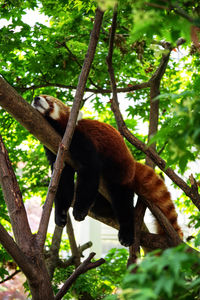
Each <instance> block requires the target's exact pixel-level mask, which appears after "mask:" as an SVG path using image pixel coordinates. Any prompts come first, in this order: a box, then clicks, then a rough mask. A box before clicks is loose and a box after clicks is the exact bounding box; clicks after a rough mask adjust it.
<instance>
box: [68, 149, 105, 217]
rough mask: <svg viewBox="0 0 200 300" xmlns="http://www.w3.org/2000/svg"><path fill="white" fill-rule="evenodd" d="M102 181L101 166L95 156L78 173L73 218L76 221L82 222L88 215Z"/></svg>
mask: <svg viewBox="0 0 200 300" xmlns="http://www.w3.org/2000/svg"><path fill="white" fill-rule="evenodd" d="M99 179H100V165H99V161H98V158H97V157H96V156H95V155H94V157H93V158H90V163H87V165H84V166H81V168H80V169H79V170H78V172H77V187H76V192H75V202H74V209H73V216H74V218H75V220H77V221H82V220H84V219H85V217H86V216H87V215H88V211H89V209H90V207H91V206H92V204H93V203H94V202H95V199H96V197H97V194H98V187H99Z"/></svg>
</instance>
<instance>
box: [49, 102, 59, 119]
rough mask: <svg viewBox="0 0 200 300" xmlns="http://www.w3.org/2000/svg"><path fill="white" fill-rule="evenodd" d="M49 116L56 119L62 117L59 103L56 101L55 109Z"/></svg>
mask: <svg viewBox="0 0 200 300" xmlns="http://www.w3.org/2000/svg"><path fill="white" fill-rule="evenodd" d="M49 116H50V117H51V118H52V119H54V120H58V119H59V118H60V108H59V106H58V104H56V103H54V105H53V111H52V112H50V114H49Z"/></svg>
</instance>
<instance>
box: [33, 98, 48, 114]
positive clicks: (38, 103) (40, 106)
mask: <svg viewBox="0 0 200 300" xmlns="http://www.w3.org/2000/svg"><path fill="white" fill-rule="evenodd" d="M38 98H39V99H37V100H33V102H32V104H31V105H32V106H33V107H34V108H35V109H37V110H38V111H39V112H40V113H41V114H45V112H46V111H47V110H48V109H49V104H48V102H47V101H46V99H45V98H43V97H38Z"/></svg>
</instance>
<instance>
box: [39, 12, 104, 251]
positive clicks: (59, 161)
mask: <svg viewBox="0 0 200 300" xmlns="http://www.w3.org/2000/svg"><path fill="white" fill-rule="evenodd" d="M102 19H103V12H102V11H101V10H100V9H98V8H97V10H96V16H95V21H94V26H93V30H92V32H91V37H90V41H89V45H88V51H87V54H86V57H85V60H84V64H83V67H82V70H81V74H80V76H79V82H78V86H77V90H76V94H75V98H74V103H73V106H72V109H71V113H70V116H69V121H68V124H67V128H66V131H65V134H64V136H63V139H62V142H61V144H60V147H59V150H58V154H57V158H56V162H55V165H54V171H53V174H52V178H51V182H50V185H49V189H48V193H47V198H46V201H45V209H44V210H43V214H42V217H41V220H40V225H39V230H38V233H37V240H38V242H39V244H40V247H41V248H43V246H44V241H45V237H46V231H47V227H48V222H49V217H50V212H51V208H52V204H53V200H54V197H55V194H56V189H57V186H58V183H59V179H60V175H61V172H62V169H63V166H64V157H65V153H66V152H68V149H69V146H70V143H71V139H72V135H73V133H74V130H75V126H76V120H77V117H78V112H79V109H80V105H81V101H82V99H83V95H84V90H85V85H86V81H87V78H88V75H89V71H90V68H91V65H92V62H93V59H94V54H95V50H96V46H97V42H98V39H99V33H100V28H101V23H102Z"/></svg>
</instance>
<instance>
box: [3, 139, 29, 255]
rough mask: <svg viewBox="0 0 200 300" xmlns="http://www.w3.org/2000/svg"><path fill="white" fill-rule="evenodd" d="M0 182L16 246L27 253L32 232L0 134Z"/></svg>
mask: <svg viewBox="0 0 200 300" xmlns="http://www.w3.org/2000/svg"><path fill="white" fill-rule="evenodd" d="M0 183H1V186H2V190H3V195H4V199H5V202H6V205H7V207H8V212H9V215H10V220H11V224H12V228H13V232H14V236H15V239H16V242H17V244H18V246H19V247H20V248H21V249H23V251H24V253H28V252H29V251H30V249H29V248H30V244H29V243H30V241H31V240H32V233H31V229H30V227H29V223H28V219H27V215H26V211H25V207H24V203H23V201H22V195H21V191H20V188H19V186H18V182H17V179H16V176H15V173H14V171H13V169H12V165H11V163H10V160H9V157H8V152H7V150H6V148H5V146H4V144H3V140H2V137H1V136H0ZM22 232H23V234H22Z"/></svg>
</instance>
